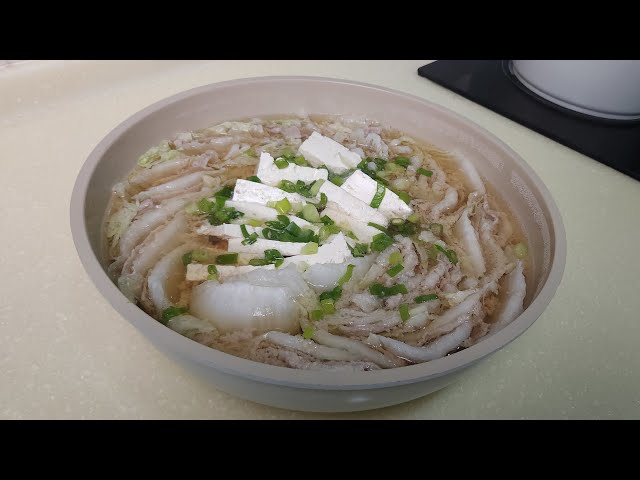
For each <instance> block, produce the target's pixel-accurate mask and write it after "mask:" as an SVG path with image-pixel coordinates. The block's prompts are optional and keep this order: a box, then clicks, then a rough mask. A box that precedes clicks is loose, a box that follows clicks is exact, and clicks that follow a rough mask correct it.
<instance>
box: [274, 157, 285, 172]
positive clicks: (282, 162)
mask: <svg viewBox="0 0 640 480" xmlns="http://www.w3.org/2000/svg"><path fill="white" fill-rule="evenodd" d="M273 163H275V164H276V167H278V168H279V169H280V170H282V169H283V168H287V167H288V166H289V162H287V159H286V158H283V157H280V158H276V159H275V160H274V161H273Z"/></svg>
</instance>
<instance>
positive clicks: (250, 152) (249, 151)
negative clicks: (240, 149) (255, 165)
mask: <svg viewBox="0 0 640 480" xmlns="http://www.w3.org/2000/svg"><path fill="white" fill-rule="evenodd" d="M244 154H245V155H247V156H248V157H257V156H258V154H257V153H256V151H255V150H254V149H253V148H249V149H247V150H245V151H244ZM247 180H249V179H247Z"/></svg>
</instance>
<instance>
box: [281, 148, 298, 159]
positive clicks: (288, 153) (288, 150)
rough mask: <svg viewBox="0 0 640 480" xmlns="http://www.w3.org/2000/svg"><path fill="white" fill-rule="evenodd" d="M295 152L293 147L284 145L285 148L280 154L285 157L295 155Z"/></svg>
mask: <svg viewBox="0 0 640 480" xmlns="http://www.w3.org/2000/svg"><path fill="white" fill-rule="evenodd" d="M295 154H296V152H294V151H293V149H292V148H291V147H284V149H283V150H282V152H281V153H280V156H281V157H284V158H290V157H294V156H295Z"/></svg>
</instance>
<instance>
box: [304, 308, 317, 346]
mask: <svg viewBox="0 0 640 480" xmlns="http://www.w3.org/2000/svg"><path fill="white" fill-rule="evenodd" d="M314 311H317V310H314ZM312 313H313V312H312ZM313 333H314V330H313V327H304V330H303V331H302V337H303V338H305V339H306V340H309V339H310V338H311V337H313Z"/></svg>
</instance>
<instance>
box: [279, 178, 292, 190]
mask: <svg viewBox="0 0 640 480" xmlns="http://www.w3.org/2000/svg"><path fill="white" fill-rule="evenodd" d="M278 188H279V189H280V190H284V191H285V192H288V193H295V191H296V184H295V183H293V182H292V181H291V180H282V181H281V182H280V183H279V184H278Z"/></svg>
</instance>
